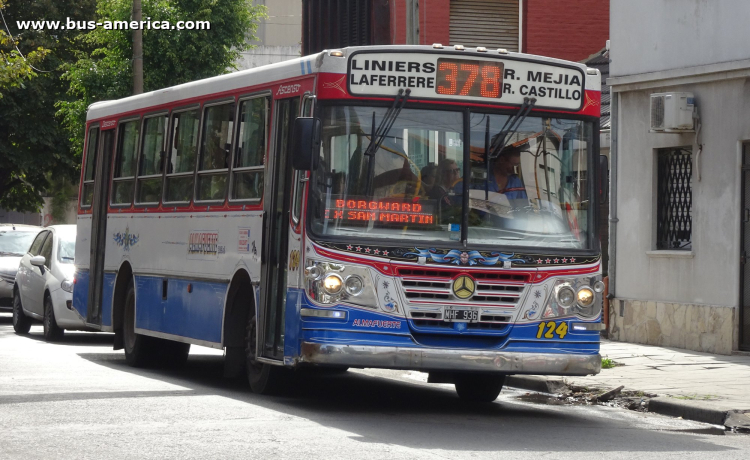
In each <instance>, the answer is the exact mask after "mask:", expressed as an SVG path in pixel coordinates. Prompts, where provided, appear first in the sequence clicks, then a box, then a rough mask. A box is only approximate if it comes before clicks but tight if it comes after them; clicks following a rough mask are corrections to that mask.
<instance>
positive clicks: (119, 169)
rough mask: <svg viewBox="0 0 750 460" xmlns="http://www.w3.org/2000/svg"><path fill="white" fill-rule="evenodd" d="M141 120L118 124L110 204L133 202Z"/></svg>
mask: <svg viewBox="0 0 750 460" xmlns="http://www.w3.org/2000/svg"><path fill="white" fill-rule="evenodd" d="M140 125H141V120H140V119H136V120H130V121H126V122H124V123H120V126H119V129H118V130H117V131H118V136H117V155H116V156H115V170H114V174H113V176H112V204H114V205H120V204H127V205H129V204H130V203H131V202H132V201H133V186H134V185H135V159H136V157H137V155H138V138H139V133H140Z"/></svg>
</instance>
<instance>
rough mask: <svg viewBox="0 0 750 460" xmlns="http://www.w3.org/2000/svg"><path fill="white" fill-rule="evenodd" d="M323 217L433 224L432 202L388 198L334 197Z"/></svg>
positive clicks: (353, 220) (388, 222)
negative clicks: (412, 201)
mask: <svg viewBox="0 0 750 460" xmlns="http://www.w3.org/2000/svg"><path fill="white" fill-rule="evenodd" d="M332 204H333V206H332V207H330V208H327V209H326V210H325V211H324V218H325V219H329V220H340V221H347V222H369V221H376V222H380V223H382V224H419V225H434V224H435V215H434V203H432V202H426V203H403V202H400V201H390V200H379V201H374V200H364V199H351V198H349V199H341V198H339V199H334V200H332Z"/></svg>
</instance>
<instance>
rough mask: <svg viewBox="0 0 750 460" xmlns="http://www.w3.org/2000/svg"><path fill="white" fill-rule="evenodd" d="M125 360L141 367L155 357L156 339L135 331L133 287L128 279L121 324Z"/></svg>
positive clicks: (131, 281)
mask: <svg viewBox="0 0 750 460" xmlns="http://www.w3.org/2000/svg"><path fill="white" fill-rule="evenodd" d="M122 338H123V342H124V343H123V345H124V348H125V361H127V363H128V364H129V365H131V366H133V367H143V366H145V365H147V364H149V363H150V362H152V360H153V359H154V358H155V356H154V351H155V348H156V347H155V341H156V339H154V338H152V337H148V336H145V335H141V334H136V333H135V288H134V287H133V280H130V284H129V285H128V290H127V293H126V294H125V315H124V318H123V325H122Z"/></svg>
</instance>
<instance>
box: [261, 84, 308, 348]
mask: <svg viewBox="0 0 750 460" xmlns="http://www.w3.org/2000/svg"><path fill="white" fill-rule="evenodd" d="M299 105H300V100H299V98H298V97H296V98H290V99H279V100H277V101H276V106H275V107H274V124H273V126H274V127H275V129H274V135H275V138H274V142H273V145H274V149H273V151H272V152H271V154H270V155H269V164H268V171H269V175H268V180H267V183H266V191H265V193H264V196H265V197H266V199H265V200H264V201H265V204H264V209H263V215H264V219H263V250H262V258H261V292H260V296H261V301H260V305H259V307H260V308H259V312H260V316H259V318H260V322H261V324H260V330H261V332H262V333H261V334H258V350H262V351H261V352H260V353H259V354H260V355H261V356H263V357H265V358H271V359H276V360H282V359H283V356H284V316H285V310H286V291H287V268H288V266H287V265H288V264H287V253H288V247H289V222H290V208H291V206H290V200H291V196H292V190H293V189H294V187H292V183H291V182H292V167H291V161H290V152H289V147H290V145H291V142H290V141H291V136H292V128H293V126H294V120H295V119H296V118H297V115H298V113H299Z"/></svg>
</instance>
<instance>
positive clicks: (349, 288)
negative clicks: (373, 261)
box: [344, 275, 365, 296]
mask: <svg viewBox="0 0 750 460" xmlns="http://www.w3.org/2000/svg"><path fill="white" fill-rule="evenodd" d="M344 287H345V288H346V293H347V294H349V295H353V296H358V295H360V294H361V293H362V290H363V289H364V288H365V282H364V281H363V280H362V278H360V277H359V276H357V275H351V276H348V277H347V278H346V281H345V282H344Z"/></svg>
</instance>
